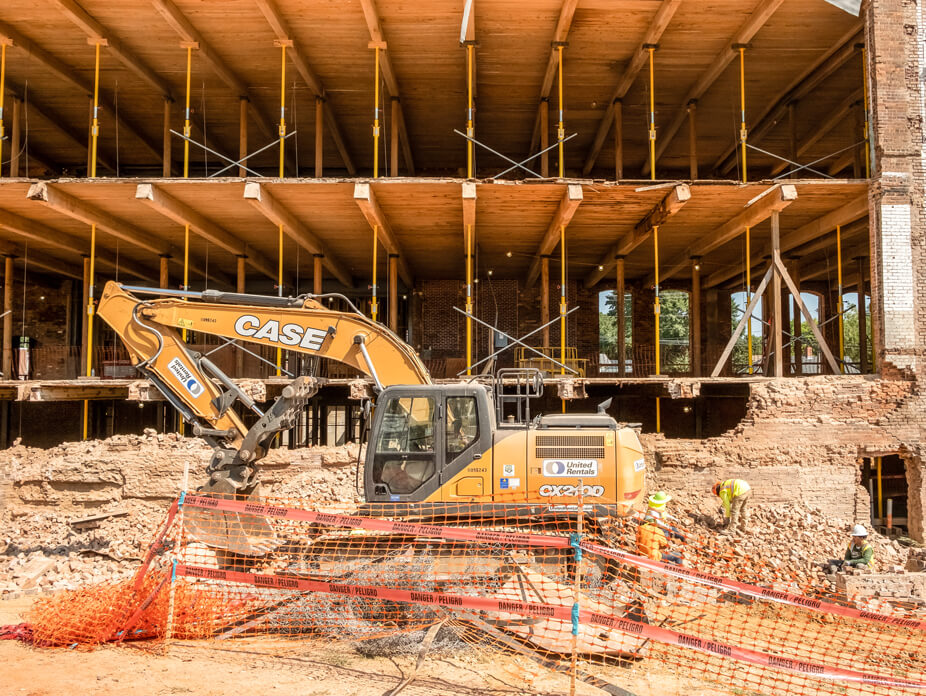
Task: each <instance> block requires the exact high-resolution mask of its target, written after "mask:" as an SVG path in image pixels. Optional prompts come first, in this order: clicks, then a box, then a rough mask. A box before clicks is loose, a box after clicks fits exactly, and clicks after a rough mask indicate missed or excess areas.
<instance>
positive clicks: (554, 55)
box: [529, 0, 579, 154]
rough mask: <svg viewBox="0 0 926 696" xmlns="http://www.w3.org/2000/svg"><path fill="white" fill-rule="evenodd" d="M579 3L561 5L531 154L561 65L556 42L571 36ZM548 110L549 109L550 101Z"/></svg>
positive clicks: (568, 0) (571, 0) (567, 1)
mask: <svg viewBox="0 0 926 696" xmlns="http://www.w3.org/2000/svg"><path fill="white" fill-rule="evenodd" d="M578 4H579V2H578V0H563V4H562V5H561V6H560V10H559V19H558V20H557V21H556V28H555V29H554V30H553V39H552V41H551V44H550V45H551V48H550V55H549V57H548V58H547V69H546V71H545V72H544V73H543V80H542V81H541V82H540V101H539V102H538V105H537V116H536V117H535V118H534V131H533V133H531V146H530V153H529V154H533V153H534V152H536V150H537V145H538V143H539V142H540V130H541V127H542V123H541V122H542V120H543V115H542V113H541V110H542V109H543V108H544V107H543V104H544V102H545V101H546V100H549V98H550V91H551V90H552V89H553V80H554V79H555V78H556V68H557V67H558V66H559V51H557V50H556V47H555V44H557V43H564V42H565V41H566V39H567V38H568V37H569V28H570V27H571V26H572V18H573V16H574V15H575V13H576V5H578ZM547 110H548V111H549V102H548V101H547Z"/></svg>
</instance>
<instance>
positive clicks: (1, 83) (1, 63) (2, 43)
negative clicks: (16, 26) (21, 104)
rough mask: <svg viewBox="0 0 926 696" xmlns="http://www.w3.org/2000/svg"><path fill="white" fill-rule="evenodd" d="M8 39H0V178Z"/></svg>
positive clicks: (0, 172)
mask: <svg viewBox="0 0 926 696" xmlns="http://www.w3.org/2000/svg"><path fill="white" fill-rule="evenodd" d="M8 44H9V39H5V38H0V177H2V176H3V137H4V134H5V131H4V129H3V93H4V92H5V91H6V47H7V45H8Z"/></svg>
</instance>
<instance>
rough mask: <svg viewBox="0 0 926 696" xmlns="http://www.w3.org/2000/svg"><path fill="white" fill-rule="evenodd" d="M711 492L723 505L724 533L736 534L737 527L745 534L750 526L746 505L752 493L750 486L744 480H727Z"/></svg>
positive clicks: (720, 482)
mask: <svg viewBox="0 0 926 696" xmlns="http://www.w3.org/2000/svg"><path fill="white" fill-rule="evenodd" d="M711 491H712V492H713V494H714V495H716V496H717V497H718V498H720V502H721V503H723V533H724V534H729V533H731V532H735V531H736V529H737V527H739V528H740V529H741V530H742V531H744V532H745V531H746V527H747V526H748V525H749V510H748V508H747V507H746V503H748V502H749V496H750V494H751V493H752V488H751V487H750V486H749V484H748V483H747V482H746V481H743V480H742V479H727V480H726V481H718V482H717V483H715V484H714V487H713V488H712V489H711Z"/></svg>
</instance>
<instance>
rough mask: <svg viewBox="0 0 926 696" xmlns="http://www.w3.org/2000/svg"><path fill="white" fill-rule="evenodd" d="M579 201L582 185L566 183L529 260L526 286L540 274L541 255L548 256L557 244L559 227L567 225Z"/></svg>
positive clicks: (577, 207)
mask: <svg viewBox="0 0 926 696" xmlns="http://www.w3.org/2000/svg"><path fill="white" fill-rule="evenodd" d="M581 202H582V187H581V186H580V185H579V184H568V185H567V186H566V191H565V192H564V193H563V199H562V200H561V201H560V203H559V207H558V208H557V209H556V213H554V215H553V219H552V220H551V221H550V225H549V227H547V231H546V232H545V233H544V235H543V238H542V239H541V240H540V245H539V246H538V247H537V253H536V254H535V255H534V259H533V261H531V266H530V270H528V272H527V281H526V283H525V287H526V288H530V287H531V286H533V284H534V281H535V280H537V276H538V275H540V259H541V257H543V256H549V255H550V254H551V253H552V251H553V250H554V249H555V248H556V245H557V244H559V237H560V228H561V227H567V226H568V225H569V223H570V222H571V221H572V217H573V216H574V215H575V214H576V211H577V210H578V209H579V204H580V203H581Z"/></svg>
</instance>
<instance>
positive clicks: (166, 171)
mask: <svg viewBox="0 0 926 696" xmlns="http://www.w3.org/2000/svg"><path fill="white" fill-rule="evenodd" d="M170 105H171V101H170V99H165V100H164V122H163V131H162V132H161V144H162V146H163V148H164V153H163V155H162V156H161V176H162V177H164V178H165V179H167V178H168V177H170V174H171V171H170V170H171V161H172V158H171V149H172V146H173V137H174V136H173V134H172V133H171V132H170ZM97 159H99V158H97Z"/></svg>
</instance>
